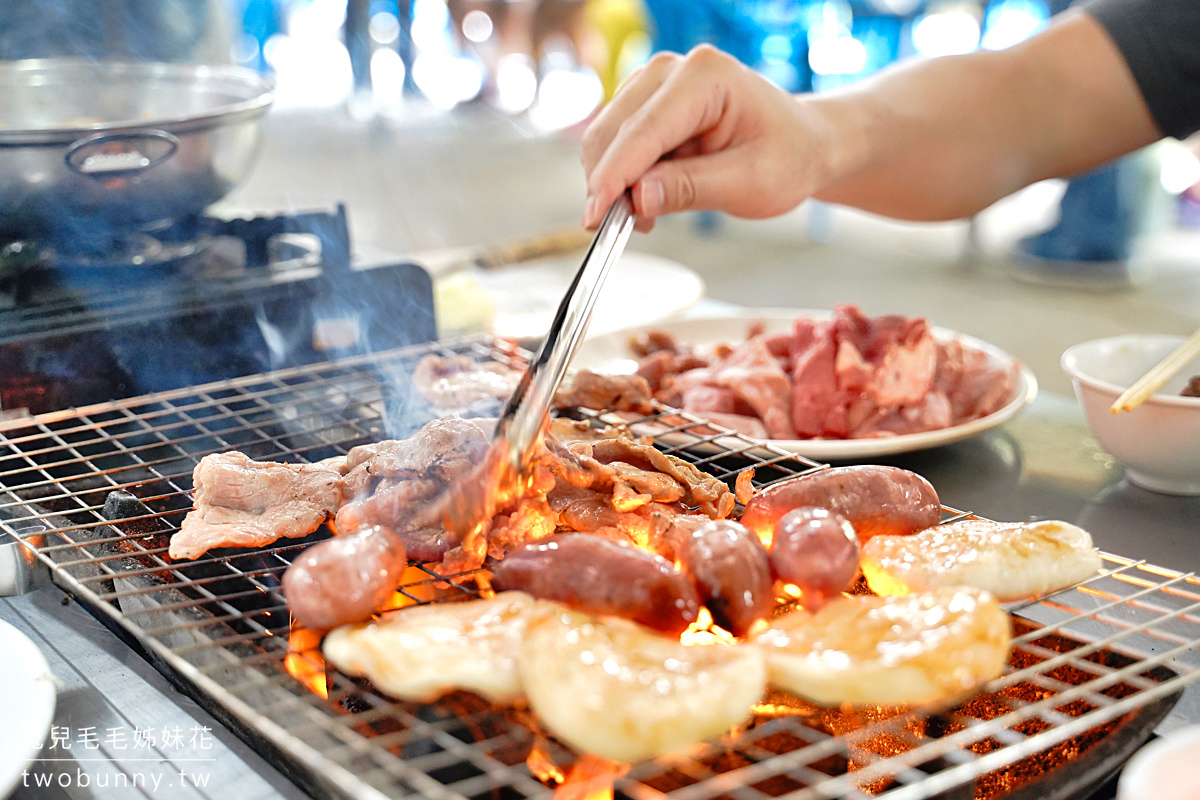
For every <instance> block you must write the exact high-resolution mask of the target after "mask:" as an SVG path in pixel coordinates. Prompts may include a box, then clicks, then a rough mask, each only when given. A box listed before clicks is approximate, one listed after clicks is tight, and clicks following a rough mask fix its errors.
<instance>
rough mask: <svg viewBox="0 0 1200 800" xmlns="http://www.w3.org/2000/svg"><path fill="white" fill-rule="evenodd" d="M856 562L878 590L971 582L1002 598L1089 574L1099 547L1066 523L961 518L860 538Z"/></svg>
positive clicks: (1054, 586) (1097, 558) (895, 591)
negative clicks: (908, 532) (912, 531)
mask: <svg viewBox="0 0 1200 800" xmlns="http://www.w3.org/2000/svg"><path fill="white" fill-rule="evenodd" d="M860 564H861V566H862V571H863V574H864V575H865V576H866V578H867V583H868V584H869V585H870V587H871V590H872V591H874V592H875V593H876V594H882V595H901V594H907V593H909V592H915V591H921V590H923V589H932V588H934V587H937V586H974V587H976V588H978V589H986V590H987V591H989V592H991V593H992V594H993V595H995V596H996V597H997V598H998V599H999V600H1000V602H1002V603H1007V602H1010V601H1013V600H1022V599H1024V598H1027V597H1037V596H1040V595H1044V594H1047V593H1049V592H1053V591H1056V590H1058V589H1062V588H1064V587H1067V586H1071V585H1072V584H1075V583H1079V582H1080V581H1082V580H1086V579H1087V578H1090V577H1091V576H1093V575H1095V574H1096V571H1097V570H1098V569H1100V554H1099V553H1098V552H1096V549H1095V548H1094V547H1093V546H1092V537H1091V536H1089V535H1088V532H1087V531H1085V530H1083V529H1082V528H1079V527H1076V526H1075V525H1071V524H1069V523H1066V522H1059V521H1056V520H1050V521H1046V522H1022V523H1012V522H991V521H988V520H979V519H966V520H960V521H959V522H951V523H947V524H946V525H938V526H935V527H933V528H928V529H926V530H924V531H921V532H919V533H916V534H913V535H912V536H876V537H875V538H873V539H871V540H870V541H868V542H867V543H866V544H864V545H863V549H862V556H861V559H860Z"/></svg>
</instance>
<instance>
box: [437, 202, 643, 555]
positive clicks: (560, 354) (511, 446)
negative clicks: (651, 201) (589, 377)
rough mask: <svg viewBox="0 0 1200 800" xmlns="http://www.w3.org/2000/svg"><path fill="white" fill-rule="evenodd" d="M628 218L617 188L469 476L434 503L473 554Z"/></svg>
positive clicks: (529, 442)
mask: <svg viewBox="0 0 1200 800" xmlns="http://www.w3.org/2000/svg"><path fill="white" fill-rule="evenodd" d="M633 222H634V215H633V203H632V201H631V200H630V198H629V195H628V193H625V194H622V195H621V196H620V197H618V198H617V200H616V202H614V203H613V204H612V207H611V208H609V209H608V213H607V214H605V215H604V221H603V222H601V223H600V229H599V230H597V231H596V238H595V239H593V240H592V245H591V247H589V248H588V251H587V255H585V256H584V257H583V264H582V265H580V267H579V271H578V272H576V273H575V278H574V279H573V280H572V281H571V285H570V286H569V287H568V288H567V293H566V295H565V296H564V297H563V299H562V303H561V304H559V306H558V311H557V313H555V315H554V320H553V322H551V323H550V330H549V331H548V332H547V333H546V338H545V339H543V340H542V345H541V347H540V348H539V349H538V352H537V355H535V356H534V357H533V360H532V361H530V362H529V367H528V369H526V370H525V374H524V375H522V376H521V381H520V383H518V384H517V389H516V391H514V392H513V394H512V397H510V398H509V400H508V404H507V405H506V406H505V407H504V412H503V413H502V414H501V415H500V419H499V420H498V421H497V423H496V432H495V435H494V436H493V438H492V446H491V449H490V450H489V451H488V454H487V457H486V458H485V461H484V462H483V463H482V464H480V465H479V467H478V468H477V470H476V472H475V474H474V475H473V476H469V477H467V478H466V479H465V480H460V481H457V482H456V483H455V484H454V485H452V486H451V488H450V491H449V493H448V495H447V496H446V497H445V498H444V500H443V502H442V503H441V504H440V506H439V509H438V512H437V513H438V514H439V515H440V516H441V517H442V521H443V523H444V524H445V526H446V528H447V529H448V530H450V531H451V532H452V533H454V534H455V535H456V536H457V537H458V538H459V541H460V542H461V544H462V547H463V549H464V550H465V551H467V552H471V553H474V554H475V555H477V556H478V557H479V558H480V559H481V560H482V550H483V547H484V546H485V544H486V542H485V541H484V540H483V539H482V536H481V534H482V531H483V529H484V523H485V522H486V520H488V519H490V518H491V517H492V514H493V513H494V511H495V509H496V503H497V498H498V496H501V495H504V494H507V493H509V492H510V491H512V490H513V489H514V487H516V486H517V484H518V481H519V480H520V478H522V477H523V476H525V474H526V472H527V470H528V467H529V463H530V461H531V457H532V456H533V454H534V450H535V448H536V447H537V443H538V439H539V438H540V437H541V435H542V432H543V430H544V429H545V428H546V425H547V423H548V422H549V420H550V409H551V406H552V404H553V402H554V393H555V392H556V391H558V385H559V384H560V383H562V379H563V376H564V375H565V374H566V372H567V365H568V364H570V363H571V358H572V357H573V356H574V355H575V351H576V350H577V349H578V347H579V343H580V342H582V341H583V335H584V333H586V332H587V328H588V323H589V322H591V319H592V310H593V309H594V308H595V307H596V298H597V297H599V295H600V288H601V286H603V285H604V280H605V278H607V277H608V273H609V272H611V271H612V268H613V265H614V264H616V263H617V259H618V258H620V257H621V252H622V251H623V250H624V249H625V244H626V243H627V242H628V241H629V235H630V234H631V233H632V232H633Z"/></svg>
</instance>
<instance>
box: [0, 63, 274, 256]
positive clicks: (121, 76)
mask: <svg viewBox="0 0 1200 800" xmlns="http://www.w3.org/2000/svg"><path fill="white" fill-rule="evenodd" d="M272 90H273V84H272V82H271V81H270V79H268V78H265V77H263V76H261V75H259V74H258V73H256V72H253V71H251V70H247V69H242V68H239V67H228V66H198V65H191V64H159V63H125V62H96V61H91V60H85V59H31V60H24V61H12V62H7V63H0V238H5V239H45V238H53V237H58V238H78V237H87V236H90V235H93V234H95V233H96V232H98V231H129V230H133V229H137V228H142V227H146V226H149V225H153V224H154V223H157V222H162V221H165V220H169V219H175V218H178V217H182V216H186V215H187V214H191V213H195V212H198V211H200V210H202V209H203V208H205V207H206V206H208V205H210V204H212V203H214V202H216V201H217V200H219V199H221V198H222V197H224V196H225V195H226V194H228V193H229V192H230V190H232V189H233V187H234V186H235V185H237V183H238V182H239V181H240V180H241V179H242V178H243V177H244V176H245V174H246V172H247V171H248V169H249V167H250V165H251V163H252V161H253V159H254V156H255V154H256V151H257V147H258V139H259V122H260V120H261V117H262V115H263V113H264V112H265V111H266V110H267V108H268V107H269V106H270V104H271V100H272ZM102 235H103V234H102Z"/></svg>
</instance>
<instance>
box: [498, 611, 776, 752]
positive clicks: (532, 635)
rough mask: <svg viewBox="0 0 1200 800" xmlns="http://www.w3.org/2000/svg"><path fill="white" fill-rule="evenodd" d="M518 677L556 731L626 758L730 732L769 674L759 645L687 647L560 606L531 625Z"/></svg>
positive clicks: (575, 743) (581, 745) (584, 746)
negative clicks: (757, 646) (519, 676)
mask: <svg viewBox="0 0 1200 800" xmlns="http://www.w3.org/2000/svg"><path fill="white" fill-rule="evenodd" d="M520 673H521V679H522V682H523V683H524V685H525V691H526V694H527V696H528V698H529V705H530V706H531V707H532V708H533V710H534V711H535V712H537V714H538V717H539V718H540V719H541V720H542V722H543V724H544V725H545V726H546V727H547V728H548V729H549V730H550V731H551V732H552V733H553V734H554V735H555V736H557V737H558V738H560V739H562V740H563V741H565V742H566V743H567V744H570V745H571V746H572V747H575V748H577V749H579V750H583V751H586V752H589V753H594V754H596V755H599V756H603V757H604V758H610V759H613V760H616V761H626V762H631V761H640V760H642V759H645V758H651V757H654V756H658V755H661V754H663V753H667V752H670V751H672V750H678V749H680V748H683V747H687V746H689V745H692V744H694V743H696V742H698V741H700V740H703V739H708V738H712V737H714V736H719V735H720V734H722V733H725V732H727V731H728V730H729V729H730V728H731V727H732V726H734V725H737V724H738V723H740V722H741V721H742V720H743V719H745V718H746V716H747V715H748V714H749V712H750V708H751V706H752V705H753V704H754V703H756V702H758V700H759V699H760V698H761V697H762V693H763V690H764V689H765V678H766V669H765V666H764V663H763V656H762V653H761V652H760V651H759V649H758V648H756V647H753V646H748V645H696V646H687V645H683V644H680V642H679V640H678V639H675V638H669V637H666V636H661V635H659V634H657V633H654V632H652V631H649V630H647V629H646V628H643V627H641V626H639V625H636V624H634V623H632V622H628V621H626V620H620V619H612V618H603V619H602V618H599V617H594V616H589V615H587V614H582V613H579V612H576V611H569V610H566V609H561V608H560V609H548V610H546V611H544V612H541V613H539V614H537V616H536V617H535V618H534V619H533V620H532V621H531V622H530V623H529V627H528V629H527V630H526V632H525V641H524V643H523V645H522V647H521V658H520Z"/></svg>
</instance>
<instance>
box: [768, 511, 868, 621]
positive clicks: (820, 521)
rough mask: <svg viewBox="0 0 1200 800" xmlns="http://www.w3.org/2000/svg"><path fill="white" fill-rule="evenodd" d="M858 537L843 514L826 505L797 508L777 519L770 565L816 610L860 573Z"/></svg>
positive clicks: (812, 609) (810, 607)
mask: <svg viewBox="0 0 1200 800" xmlns="http://www.w3.org/2000/svg"><path fill="white" fill-rule="evenodd" d="M858 552H859V547H858V537H857V536H856V535H855V533H854V526H853V525H851V524H850V523H849V522H848V521H847V520H846V518H845V517H843V516H842V515H841V514H835V513H833V512H832V511H829V510H828V509H825V508H813V507H811V506H801V507H800V508H794V509H792V510H791V511H789V512H788V513H786V514H784V515H783V516H782V517H780V518H779V522H777V523H775V539H774V541H773V542H772V543H771V566H772V568H774V570H775V575H776V577H778V578H779V580H781V581H783V582H784V583H790V584H792V585H793V586H795V587H797V588H798V589H800V591H801V593H802V600H803V603H804V607H805V608H806V609H808V610H809V611H815V610H816V609H817V608H818V607H819V606H822V605H824V604H825V603H826V602H827V601H828V600H830V599H832V598H834V597H836V596H837V595H838V594H839V593H840V592H841V591H842V590H844V589H845V588H846V586H847V585H848V584H849V583H850V581H852V580H854V576H855V575H856V574H857V573H858Z"/></svg>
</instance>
